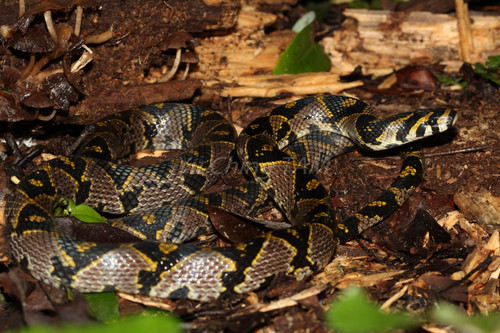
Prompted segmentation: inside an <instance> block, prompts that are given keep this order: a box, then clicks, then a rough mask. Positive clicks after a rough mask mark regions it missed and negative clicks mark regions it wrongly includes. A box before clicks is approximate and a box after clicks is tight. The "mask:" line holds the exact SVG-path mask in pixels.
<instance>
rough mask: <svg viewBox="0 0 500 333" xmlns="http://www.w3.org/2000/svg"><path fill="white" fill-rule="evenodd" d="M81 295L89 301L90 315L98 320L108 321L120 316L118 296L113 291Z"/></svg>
mask: <svg viewBox="0 0 500 333" xmlns="http://www.w3.org/2000/svg"><path fill="white" fill-rule="evenodd" d="M83 296H84V297H85V299H86V300H87V302H88V303H89V307H90V308H89V312H90V315H91V316H92V317H94V318H96V319H98V320H99V321H100V322H103V323H110V322H113V321H116V320H118V318H120V313H119V311H118V297H117V296H116V295H115V293H92V294H84V295H83Z"/></svg>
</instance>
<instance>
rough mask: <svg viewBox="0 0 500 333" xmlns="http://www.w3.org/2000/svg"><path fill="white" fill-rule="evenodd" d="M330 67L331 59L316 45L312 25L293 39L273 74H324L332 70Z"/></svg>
mask: <svg viewBox="0 0 500 333" xmlns="http://www.w3.org/2000/svg"><path fill="white" fill-rule="evenodd" d="M330 66H331V62H330V58H328V56H327V55H326V54H325V52H323V49H322V48H321V46H319V45H318V44H316V43H314V27H313V24H312V23H310V24H309V25H307V26H306V27H304V29H302V30H301V31H300V32H299V33H298V34H297V35H296V36H295V37H294V38H293V39H292V41H291V42H290V44H288V46H287V48H286V50H285V51H284V52H283V53H282V54H281V55H280V58H279V60H278V63H277V64H276V67H275V68H274V70H273V74H274V75H278V74H300V73H310V72H322V71H327V70H328V69H330Z"/></svg>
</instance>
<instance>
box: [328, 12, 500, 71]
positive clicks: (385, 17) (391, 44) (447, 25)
mask: <svg viewBox="0 0 500 333" xmlns="http://www.w3.org/2000/svg"><path fill="white" fill-rule="evenodd" d="M344 14H345V15H346V16H347V17H348V19H347V21H346V22H345V23H344V26H343V28H342V29H341V30H338V31H335V33H334V35H333V36H332V37H326V38H325V39H323V41H322V44H323V46H324V48H325V51H326V52H327V53H328V54H330V57H331V59H332V66H333V69H332V71H335V72H341V73H342V72H345V71H346V70H348V71H349V70H353V69H354V68H355V67H356V66H357V65H362V66H363V68H364V71H365V72H366V73H370V74H376V75H382V74H387V73H390V72H392V71H393V70H394V69H395V68H402V67H404V66H406V65H408V64H410V63H437V62H443V63H448V62H453V61H458V59H459V58H458V57H459V53H458V46H459V34H458V28H457V20H456V17H455V15H450V14H433V13H428V12H411V13H401V12H391V11H385V10H380V11H374V10H363V9H356V10H355V9H346V10H345V11H344ZM470 18H471V21H472V24H471V30H472V37H473V42H474V52H473V53H472V54H471V55H470V61H471V62H476V61H480V62H484V61H485V60H487V58H488V56H489V55H495V54H498V52H499V51H500V39H499V38H498V35H499V34H500V19H499V17H498V15H494V14H486V13H478V12H472V13H471V14H470Z"/></svg>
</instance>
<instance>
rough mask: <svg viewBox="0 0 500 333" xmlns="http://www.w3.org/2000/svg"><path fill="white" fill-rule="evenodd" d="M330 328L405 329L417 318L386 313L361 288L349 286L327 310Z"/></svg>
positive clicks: (355, 329)
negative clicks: (370, 300)
mask: <svg viewBox="0 0 500 333" xmlns="http://www.w3.org/2000/svg"><path fill="white" fill-rule="evenodd" d="M327 322H328V325H329V327H330V328H332V329H333V330H335V331H339V332H352V333H358V332H381V331H393V330H396V329H407V328H410V327H413V326H415V325H416V324H417V320H416V319H414V318H412V317H410V316H408V315H406V314H404V313H386V312H382V311H380V309H379V308H378V307H377V305H375V304H374V303H372V302H369V301H368V300H367V298H366V296H365V295H364V292H363V290H362V289H361V288H357V287H349V288H347V289H346V290H345V291H344V292H343V294H342V296H341V297H339V299H337V300H336V301H335V302H334V303H333V304H332V306H331V308H330V309H329V310H328V312H327Z"/></svg>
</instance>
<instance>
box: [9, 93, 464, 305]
mask: <svg viewBox="0 0 500 333" xmlns="http://www.w3.org/2000/svg"><path fill="white" fill-rule="evenodd" d="M455 120H456V113H455V111H453V110H451V109H448V108H443V109H428V110H419V111H414V112H409V113H404V114H400V115H396V116H394V117H390V118H386V119H382V120H377V119H376V117H375V116H374V114H373V112H372V111H371V108H370V107H369V106H368V105H366V104H365V103H363V102H361V101H359V100H357V99H354V98H349V97H343V96H323V97H310V98H305V99H302V100H298V101H295V102H291V103H289V104H286V105H283V106H280V107H277V108H275V109H274V110H272V111H270V112H269V113H267V114H266V115H264V116H262V117H260V118H258V119H256V120H255V121H254V122H252V123H251V124H250V125H249V126H248V127H247V128H246V129H245V130H244V131H243V132H242V133H241V135H240V136H239V137H238V138H237V140H236V141H235V132H234V129H233V127H232V126H231V125H230V124H229V123H228V122H227V121H226V120H225V119H224V118H223V117H222V116H220V115H219V114H218V113H216V112H214V111H210V110H206V109H204V108H200V107H196V106H190V105H184V104H157V105H151V106H146V107H142V108H139V109H136V110H131V111H126V112H122V113H119V114H117V115H114V116H112V117H110V118H108V119H106V120H103V121H101V122H98V123H96V124H95V127H96V130H95V133H94V135H93V136H91V137H90V138H89V139H87V141H85V142H84V144H83V145H82V146H81V148H80V149H79V151H78V155H79V156H69V157H58V158H55V159H53V160H51V161H49V162H48V163H46V164H44V165H42V166H40V167H38V168H37V169H36V170H34V171H33V172H32V173H30V174H29V175H28V176H27V177H25V178H24V179H23V180H22V182H21V183H20V184H19V185H18V187H17V188H16V190H15V191H14V193H13V194H12V195H11V197H10V199H9V200H8V202H7V206H6V213H5V214H6V220H7V221H8V223H9V224H10V226H11V249H12V253H13V256H14V257H15V258H16V259H17V260H18V261H19V262H20V263H21V264H22V265H24V266H25V267H27V269H28V270H29V271H30V272H31V273H32V274H33V275H34V276H35V277H36V278H37V279H39V280H42V281H44V282H46V283H49V284H52V285H56V286H60V285H66V286H69V287H71V288H75V289H78V290H80V291H82V292H101V291H110V290H117V291H122V292H127V293H138V294H145V295H151V296H157V297H168V298H190V299H196V300H202V301H208V300H212V299H216V298H219V297H221V296H224V295H228V294H231V293H244V292H247V291H251V290H256V289H259V288H262V287H263V286H265V285H266V284H268V283H269V282H271V281H272V280H273V279H274V278H276V277H277V276H281V275H285V274H288V275H292V276H294V277H296V278H297V279H299V280H301V279H304V278H305V277H308V276H310V275H311V274H312V273H313V272H314V271H316V270H318V269H321V268H322V267H324V266H325V265H326V264H327V263H328V262H329V261H330V259H331V257H332V255H333V254H334V252H335V248H336V244H337V242H338V240H340V241H346V240H348V239H350V238H352V237H354V236H356V235H357V234H358V233H359V232H360V231H362V230H364V229H366V228H367V227H369V226H371V225H373V224H375V223H377V222H379V221H381V220H382V219H383V218H385V217H386V216H387V215H389V214H390V213H392V211H394V210H395V209H396V208H397V207H399V206H400V205H401V204H402V203H403V201H404V200H406V198H407V197H408V196H409V194H410V193H411V190H412V189H413V188H414V187H415V186H416V185H417V184H418V181H419V179H420V176H421V173H422V163H421V160H420V157H419V153H418V151H412V150H408V152H406V153H405V154H404V155H403V166H402V169H401V172H400V174H399V176H398V178H397V179H396V180H395V181H394V183H393V184H392V185H391V188H390V189H389V190H388V191H387V192H385V193H384V194H383V195H382V196H381V197H379V198H378V199H377V200H376V201H374V202H373V203H372V204H370V205H368V206H367V207H365V208H364V209H362V210H361V211H360V212H359V213H358V214H356V215H355V216H353V217H351V218H349V219H347V220H345V221H343V222H342V223H338V224H336V222H335V220H334V212H333V207H332V204H331V201H330V198H329V196H328V193H327V191H326V190H325V188H324V187H323V186H322V185H321V183H320V182H319V181H318V180H317V179H316V178H315V177H314V175H313V173H312V172H311V171H310V169H309V168H308V167H311V166H312V167H313V168H315V166H316V167H317V166H319V165H320V164H321V163H322V162H324V161H325V160H327V159H329V158H330V157H331V156H333V155H336V154H338V153H341V152H343V151H346V150H348V149H350V148H352V147H353V145H357V146H361V147H363V148H366V149H374V150H381V149H388V148H391V147H396V146H399V145H402V144H405V143H407V142H411V141H414V140H417V139H420V138H423V137H426V136H429V135H432V134H435V133H439V132H442V131H445V130H446V129H448V128H449V127H451V126H452V125H453V123H454V122H455ZM286 146H288V148H287V149H288V150H287V153H285V152H283V150H282V149H283V148H284V147H286ZM143 148H163V149H184V152H183V153H182V154H181V155H179V156H177V157H176V158H174V159H172V160H169V161H165V162H162V163H159V164H154V165H148V166H142V167H129V166H125V165H119V164H114V163H112V162H110V161H109V160H115V159H117V158H120V157H122V156H124V155H127V154H130V153H132V152H135V151H137V150H140V149H143ZM234 149H236V152H237V155H238V156H239V159H240V160H241V163H242V166H243V168H244V169H246V170H248V171H249V173H250V174H251V175H252V176H253V178H254V179H255V182H250V183H248V184H245V185H242V186H240V187H237V188H232V189H228V190H227V191H224V192H221V193H216V194H212V195H206V196H202V195H198V193H200V192H202V191H203V190H205V189H206V188H208V187H210V186H211V185H212V184H213V183H214V182H215V181H216V180H217V179H218V177H219V176H220V175H221V174H222V173H223V172H224V171H225V169H226V168H227V166H228V164H229V162H230V152H231V151H233V150H234ZM291 156H293V157H295V158H292V157H291ZM301 156H302V157H301ZM296 158H300V159H296ZM318 161H319V162H318ZM193 196H194V197H193ZM60 198H69V199H72V200H74V201H75V202H76V203H77V204H80V203H84V204H87V205H90V206H93V207H95V208H96V209H97V210H99V211H102V212H106V213H111V214H120V215H121V214H129V213H132V214H136V215H132V217H130V218H127V217H125V218H122V219H119V220H118V221H116V222H114V225H115V226H117V227H120V228H123V229H125V230H128V231H130V232H132V233H134V234H135V235H136V236H139V237H141V238H143V239H145V241H143V242H137V243H127V244H107V243H106V244H104V243H93V242H88V241H82V240H78V239H74V238H72V237H70V236H66V235H63V234H61V233H59V232H58V230H57V228H56V227H55V226H54V222H53V208H54V205H55V204H56V203H57V202H58V200H59V199H60ZM270 198H272V200H274V202H275V203H276V204H277V205H278V206H279V208H280V209H281V210H282V211H283V213H284V214H285V216H286V217H287V219H288V220H289V222H290V223H291V224H292V226H291V228H288V229H282V230H274V231H271V232H268V233H267V234H265V235H263V236H260V237H257V238H255V239H253V240H251V241H249V242H246V243H242V244H238V245H235V246H232V247H220V248H200V247H197V246H194V245H190V244H174V243H171V242H167V241H170V240H172V239H174V240H179V239H182V238H191V237H193V236H195V235H196V234H198V233H199V232H200V231H199V230H198V229H199V228H198V227H196V226H188V227H184V226H182V225H179V224H178V223H171V221H172V220H175V221H178V220H182V219H184V220H186V222H188V225H189V220H190V219H198V218H199V216H202V218H203V217H204V218H206V215H207V214H206V208H205V204H211V205H215V206H219V207H223V208H228V209H230V210H232V211H234V212H235V213H237V214H243V213H244V211H245V210H246V211H248V212H250V213H251V214H253V213H254V212H257V211H259V210H260V209H261V208H262V207H263V206H266V205H267V204H268V203H269V201H270ZM261 206H262V207H261ZM179 216H180V217H179ZM152 222H156V224H153V223H152ZM204 228H205V227H201V229H204ZM186 229H189V230H187V231H186ZM151 230H153V231H151Z"/></svg>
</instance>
